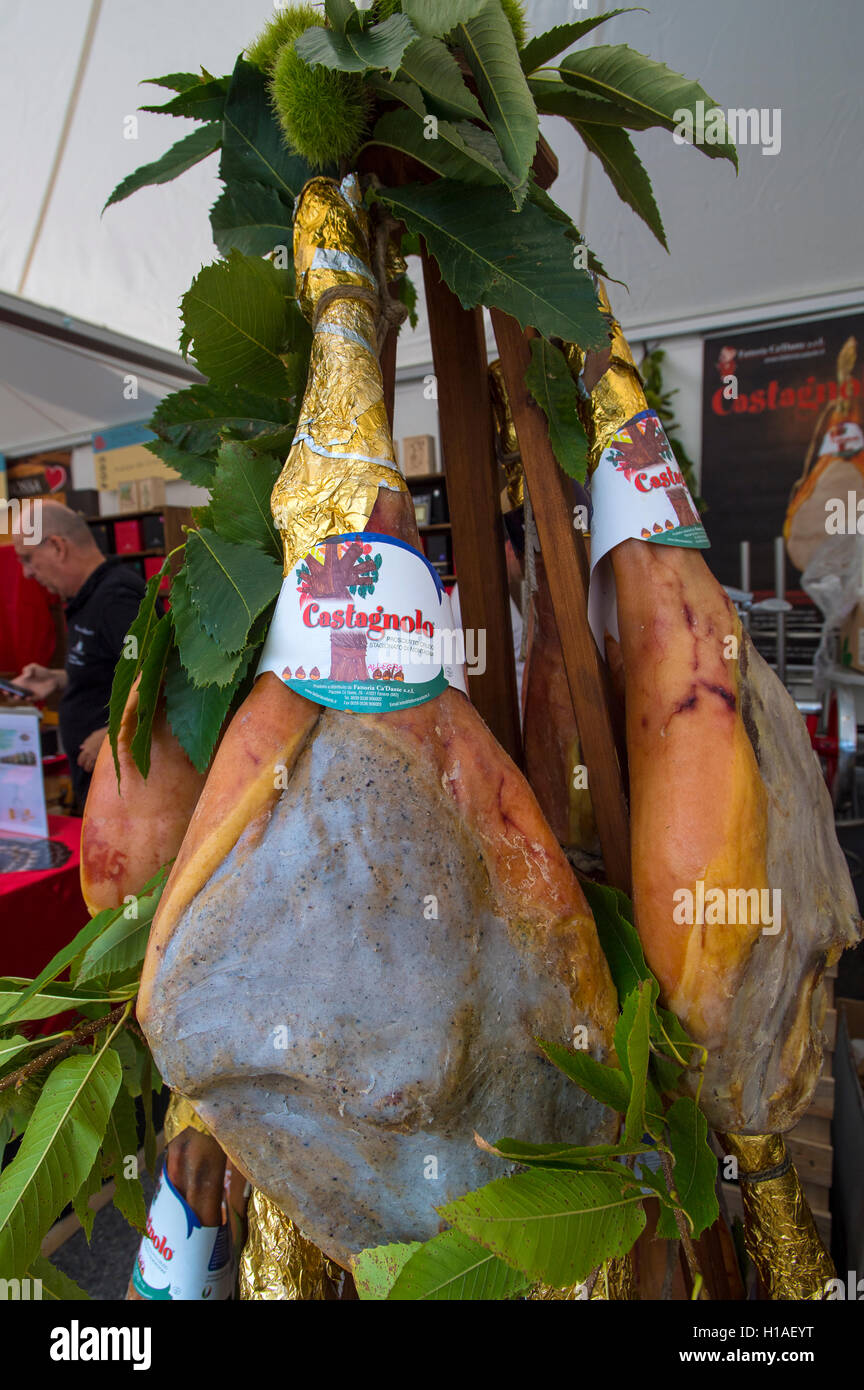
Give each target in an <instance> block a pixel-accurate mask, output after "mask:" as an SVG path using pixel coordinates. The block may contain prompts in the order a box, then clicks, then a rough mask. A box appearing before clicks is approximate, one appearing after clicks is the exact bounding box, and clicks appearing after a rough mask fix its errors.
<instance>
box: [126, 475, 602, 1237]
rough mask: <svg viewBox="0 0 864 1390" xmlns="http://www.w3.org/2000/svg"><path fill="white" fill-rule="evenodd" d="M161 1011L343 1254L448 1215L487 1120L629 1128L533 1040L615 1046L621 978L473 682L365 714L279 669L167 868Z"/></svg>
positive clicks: (475, 1159) (268, 1188) (148, 1024)
mask: <svg viewBox="0 0 864 1390" xmlns="http://www.w3.org/2000/svg"><path fill="white" fill-rule="evenodd" d="M395 496H396V495H395V494H389V496H388V498H387V500H386V503H385V506H384V508H382V510H386V509H388V508H392V507H393V503H392V500H391V499H392V498H393V497H395ZM408 507H409V508H410V503H408ZM400 510H401V527H402V530H401V531H400V534H405V533H406V532H407V533H410V531H411V527H412V525H413V521H412V519H411V516H410V512H409V511H408V509H407V508H406V506H405V503H404V502H403V503H402V505H401V509H400ZM382 524H383V523H382V520H381V519H380V513H379V518H378V519H377V520H376V523H375V528H376V529H378V530H380V528H381V526H382ZM391 534H392V532H391ZM274 767H275V768H277V769H278V768H285V769H287V770H288V771H289V772H290V781H289V782H288V786H287V788H285V789H284V790H283V789H281V788H280V789H277V788H276V787H275V786H274V783H279V782H280V781H281V782H284V780H285V774H283V775H282V776H281V777H280V776H279V775H276V776H274V771H273V770H274ZM237 807H241V808H242V810H241V812H240V813H238V812H237V810H236V808H237ZM157 962H158V964H157ZM139 1017H141V1019H142V1021H143V1023H144V1026H145V1028H146V1031H147V1035H148V1038H149V1041H150V1043H151V1046H152V1047H153V1051H154V1055H155V1057H156V1059H157V1063H158V1065H159V1067H160V1070H161V1071H162V1074H163V1075H164V1076H165V1077H166V1079H167V1080H168V1081H169V1083H170V1084H171V1085H172V1087H174V1088H175V1089H177V1090H179V1091H180V1092H181V1093H182V1094H184V1095H186V1096H188V1097H189V1098H190V1099H191V1100H192V1101H193V1103H194V1104H195V1107H196V1109H197V1111H198V1113H199V1114H200V1116H201V1118H202V1119H203V1120H204V1121H205V1123H206V1124H207V1125H208V1126H209V1127H210V1128H211V1130H212V1131H213V1133H214V1134H215V1135H216V1136H217V1138H218V1139H219V1141H220V1143H221V1144H222V1146H223V1148H225V1150H226V1151H227V1152H228V1153H229V1154H230V1155H231V1156H232V1158H234V1160H235V1161H236V1162H237V1163H238V1164H239V1166H240V1167H241V1168H242V1169H243V1171H244V1172H247V1173H248V1174H249V1175H250V1176H251V1178H252V1179H253V1181H254V1183H255V1185H256V1186H257V1187H259V1188H261V1189H262V1190H263V1191H264V1192H265V1193H267V1195H268V1196H270V1197H271V1198H272V1199H273V1200H274V1201H275V1202H276V1203H277V1204H278V1205H279V1207H280V1208H281V1209H282V1210H283V1211H284V1212H285V1213H286V1214H287V1215H289V1216H290V1217H292V1219H294V1220H296V1221H297V1222H298V1224H299V1225H300V1226H301V1228H302V1229H303V1231H304V1232H305V1233H306V1235H308V1236H309V1237H310V1238H311V1239H312V1240H314V1241H315V1242H316V1243H317V1244H319V1245H320V1246H321V1247H322V1248H323V1249H324V1250H325V1251H326V1252H327V1253H328V1254H329V1255H331V1256H332V1257H333V1258H335V1259H338V1260H341V1261H342V1262H346V1261H347V1260H348V1259H349V1257H350V1255H351V1254H352V1253H356V1252H357V1251H358V1250H360V1249H362V1248H364V1247H365V1246H367V1245H374V1244H380V1243H382V1242H385V1241H389V1240H399V1239H409V1238H410V1239H422V1238H424V1237H427V1236H429V1235H432V1234H434V1233H435V1231H436V1230H437V1229H438V1217H437V1215H436V1212H435V1210H434V1207H435V1206H437V1205H440V1204H441V1203H442V1202H444V1201H447V1200H449V1198H450V1197H453V1196H456V1195H457V1194H458V1193H460V1192H464V1191H466V1190H469V1189H470V1188H472V1187H475V1186H477V1185H479V1184H480V1183H482V1182H484V1181H487V1180H488V1179H490V1178H492V1177H494V1176H495V1175H496V1173H500V1171H501V1170H500V1164H498V1163H496V1162H495V1161H494V1160H490V1158H489V1157H488V1155H486V1154H484V1153H482V1152H481V1151H480V1150H479V1149H478V1148H477V1147H476V1146H475V1145H474V1144H473V1142H472V1132H473V1131H475V1130H476V1131H478V1132H479V1133H481V1134H483V1135H484V1136H490V1135H492V1136H495V1137H498V1136H500V1135H502V1134H505V1133H526V1134H531V1136H532V1138H536V1140H537V1141H539V1142H543V1141H544V1140H549V1141H551V1140H554V1139H556V1138H560V1137H561V1136H562V1135H566V1136H567V1137H568V1138H570V1139H572V1140H573V1142H590V1141H591V1140H592V1139H593V1138H597V1137H601V1136H602V1137H607V1136H608V1134H609V1133H610V1129H609V1120H610V1117H609V1115H608V1112H605V1111H603V1110H602V1108H601V1107H599V1106H598V1105H596V1104H595V1103H594V1102H593V1101H591V1100H590V1099H589V1098H588V1097H587V1096H586V1095H585V1094H584V1093H583V1092H581V1091H580V1090H579V1089H578V1088H577V1087H575V1086H573V1085H572V1083H570V1082H567V1081H566V1080H564V1079H563V1078H562V1077H561V1076H560V1074H559V1073H557V1072H556V1071H555V1070H554V1069H553V1068H552V1067H551V1066H550V1065H549V1064H548V1063H547V1062H546V1061H545V1060H544V1059H543V1058H542V1056H541V1055H540V1053H539V1051H538V1049H537V1047H536V1045H535V1042H534V1039H535V1038H538V1037H542V1038H549V1039H552V1040H555V1041H558V1042H563V1043H565V1044H571V1045H572V1044H573V1042H574V1041H575V1040H576V1039H577V1038H578V1039H579V1040H580V1041H581V1037H582V1036H584V1038H586V1039H587V1040H588V1041H589V1043H590V1046H591V1050H592V1051H593V1053H594V1055H595V1056H597V1057H605V1056H607V1053H608V1046H609V1039H610V1036H611V1029H612V1027H613V1026H614V1018H615V1000H614V992H613V990H612V987H611V982H610V979H609V976H608V971H607V967H606V963H605V960H604V958H603V956H602V953H601V951H600V947H599V943H598V941H597V937H596V932H595V929H594V924H593V921H592V919H591V915H590V911H589V909H588V906H587V903H586V902H585V899H584V896H583V894H582V891H581V889H580V887H579V885H578V882H577V880H576V879H575V877H574V875H573V873H572V871H571V869H570V867H569V865H568V864H567V861H566V859H565V858H564V856H563V854H562V852H561V850H560V848H559V846H558V844H557V842H556V840H555V837H554V835H553V834H552V832H551V831H550V829H549V827H548V825H547V824H546V822H545V820H544V819H543V816H542V813H541V811H540V808H539V806H538V805H537V802H536V800H535V798H534V796H533V794H532V793H531V791H530V789H529V788H528V786H527V784H526V783H525V781H524V779H523V778H522V776H521V774H520V773H519V772H518V770H517V769H516V767H515V766H514V765H513V764H512V762H511V761H510V759H509V758H508V757H507V756H506V754H505V753H504V752H503V751H502V750H501V749H500V747H499V746H498V744H497V743H496V742H495V740H494V738H493V737H492V735H491V734H490V733H489V731H488V729H487V728H486V726H485V725H484V724H483V722H482V720H481V719H480V717H479V715H478V714H477V713H476V711H475V710H474V709H473V708H472V706H471V705H470V704H469V702H468V701H467V700H466V698H465V696H464V695H462V694H461V693H460V692H458V691H456V690H452V689H449V690H447V691H445V692H444V693H443V694H442V695H441V696H439V697H438V698H437V699H435V700H433V701H430V702H429V703H427V704H424V705H421V706H417V707H415V708H414V709H410V710H405V711H399V712H397V713H393V714H387V715H353V714H349V713H342V712H340V711H335V710H329V709H321V708H320V707H318V706H315V705H313V704H311V703H310V702H308V701H305V700H303V699H301V697H299V696H297V695H295V694H294V692H293V691H291V690H289V689H287V688H286V687H284V686H283V685H282V683H281V682H280V681H278V679H277V678H276V677H275V676H273V675H272V674H270V673H265V674H264V675H263V676H262V677H261V678H260V680H259V682H258V683H257V684H256V686H255V689H254V690H253V691H252V694H251V695H250V696H249V698H248V700H247V701H246V704H245V705H244V706H243V707H242V708H241V709H240V711H239V712H238V714H237V715H236V717H235V719H234V721H233V723H232V725H231V726H230V728H229V730H228V732H227V734H226V736H225V739H224V741H223V745H222V747H221V748H220V750H219V753H218V754H217V756H216V759H215V761H214V765H213V769H212V771H211V773H210V776H209V778H208V782H207V786H206V787H205V790H204V793H203V795H202V797H201V800H200V802H199V805H198V808H197V809H196V812H195V816H194V817H193V822H192V825H191V826H190V832H189V834H188V835H187V839H186V842H185V843H184V846H183V850H182V851H181V854H180V856H179V857H178V860H177V864H176V866H175V869H174V871H173V873H172V876H171V879H170V880H169V883H168V886H167V888H166V892H165V895H164V897H163V903H162V906H161V907H160V912H159V915H158V917H157V921H156V924H155V926H154V931H153V935H152V937H151V946H150V955H149V958H148V968H147V971H146V972H145V979H144V981H143V983H142V991H141V995H140V999H139ZM580 1027H581V1028H584V1029H585V1033H584V1035H579V1034H577V1033H576V1030H577V1029H578V1028H580ZM430 1161H431V1163H432V1166H431V1167H430ZM430 1171H434V1172H437V1177H435V1178H434V1179H431V1178H430V1177H429V1176H428V1174H429V1172H430Z"/></svg>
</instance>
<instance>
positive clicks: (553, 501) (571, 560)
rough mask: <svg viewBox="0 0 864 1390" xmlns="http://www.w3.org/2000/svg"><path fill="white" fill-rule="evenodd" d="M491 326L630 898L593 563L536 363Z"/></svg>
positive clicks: (571, 673)
mask: <svg viewBox="0 0 864 1390" xmlns="http://www.w3.org/2000/svg"><path fill="white" fill-rule="evenodd" d="M492 323H493V326H494V328H495V337H496V340H497V342H498V351H499V352H500V354H501V367H502V371H503V373H504V381H505V383H506V386H507V394H508V396H509V398H510V409H511V411H512V412H513V423H514V425H515V426H516V434H517V436H518V439H519V449H520V452H521V454H522V467H523V469H524V473H525V483H526V486H527V488H528V495H529V497H530V498H531V506H532V509H533V512H534V520H535V522H536V525H537V535H538V538H539V541H540V548H541V550H542V552H543V555H544V556H545V557H546V571H547V575H548V578H549V590H550V593H551V596H552V606H553V608H554V610H555V621H556V623H557V624H558V635H559V636H560V638H561V647H562V650H563V653H564V667H565V670H566V673H567V684H568V685H569V687H570V695H571V697H572V699H573V708H574V710H575V712H576V724H577V726H578V729H579V739H580V742H581V744H582V756H583V758H584V759H585V766H586V767H587V769H588V787H589V789H590V792H591V802H592V805H593V807H594V818H595V820H596V822H597V832H598V834H599V836H600V846H601V849H602V851H603V860H604V863H605V866H606V873H607V876H608V879H609V882H610V883H611V884H613V885H614V886H615V887H616V888H621V889H623V890H624V892H625V893H629V892H630V891H631V876H630V822H629V815H628V810H627V801H626V798H625V795H624V784H623V779H622V775H621V765H620V763H619V760H618V750H617V748H616V743H615V730H614V725H613V716H612V699H611V691H610V690H609V688H608V673H607V670H606V666H605V663H604V662H603V661H602V660H601V657H600V654H599V652H598V650H597V645H596V643H595V641H594V638H593V636H592V634H591V629H590V628H589V626H588V611H587V609H588V578H589V575H588V557H587V554H586V551H585V547H584V546H583V545H576V544H574V532H573V518H572V515H571V514H570V509H569V507H568V504H567V501H566V499H565V497H564V491H563V488H562V486H561V481H560V479H561V473H560V469H559V467H558V463H557V461H556V459H555V455H554V454H553V452H552V446H551V444H550V443H549V432H548V429H547V425H546V417H545V416H544V414H543V412H542V410H541V409H540V407H539V406H538V405H537V404H536V403H535V402H534V401H533V400H532V399H531V397H530V396H529V394H528V391H527V388H526V386H525V381H524V378H525V372H526V369H527V367H528V365H529V363H530V361H531V349H530V346H529V339H528V337H527V336H526V334H524V333H523V332H522V329H521V328H520V327H519V324H518V323H517V322H516V320H515V319H513V318H511V317H510V316H509V315H508V314H504V313H501V311H500V310H497V309H493V310H492Z"/></svg>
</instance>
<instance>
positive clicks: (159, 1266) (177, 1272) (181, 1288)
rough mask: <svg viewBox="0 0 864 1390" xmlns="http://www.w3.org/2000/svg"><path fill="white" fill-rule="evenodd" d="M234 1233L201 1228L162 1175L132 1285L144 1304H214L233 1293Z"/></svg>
mask: <svg viewBox="0 0 864 1390" xmlns="http://www.w3.org/2000/svg"><path fill="white" fill-rule="evenodd" d="M234 1277H235V1266H234V1255H233V1247H232V1241H231V1228H230V1226H229V1225H228V1223H227V1222H226V1223H225V1224H224V1225H222V1226H202V1224H201V1222H200V1220H199V1219H198V1217H197V1216H196V1215H195V1213H194V1211H193V1210H192V1208H191V1207H190V1206H189V1204H188V1202H186V1201H185V1200H184V1199H183V1197H181V1195H180V1193H179V1192H178V1191H177V1189H176V1187H175V1186H174V1184H173V1183H172V1182H171V1179H170V1178H169V1177H168V1174H167V1173H166V1172H165V1170H164V1169H163V1171H162V1175H161V1177H160V1178H159V1183H158V1185H157V1188H156V1193H155V1196H154V1197H153V1201H152V1203H151V1206H150V1214H149V1216H148V1217H147V1234H146V1236H145V1237H144V1239H143V1240H142V1242H141V1245H140V1248H139V1250H138V1258H137V1259H136V1261H135V1268H134V1270H133V1272H132V1283H133V1285H134V1287H135V1290H136V1292H137V1293H139V1294H140V1295H141V1297H142V1298H147V1299H153V1300H163V1299H175V1300H176V1299H181V1300H187V1301H190V1300H195V1301H200V1300H202V1299H207V1300H208V1301H210V1302H215V1301H217V1300H219V1299H226V1298H231V1297H232V1295H233V1292H234Z"/></svg>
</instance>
